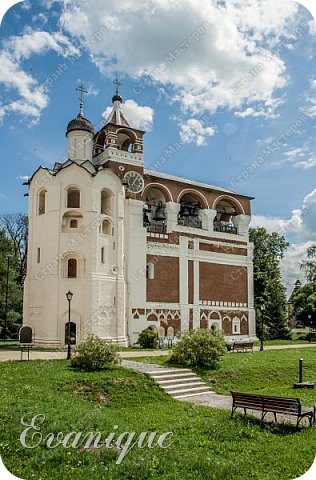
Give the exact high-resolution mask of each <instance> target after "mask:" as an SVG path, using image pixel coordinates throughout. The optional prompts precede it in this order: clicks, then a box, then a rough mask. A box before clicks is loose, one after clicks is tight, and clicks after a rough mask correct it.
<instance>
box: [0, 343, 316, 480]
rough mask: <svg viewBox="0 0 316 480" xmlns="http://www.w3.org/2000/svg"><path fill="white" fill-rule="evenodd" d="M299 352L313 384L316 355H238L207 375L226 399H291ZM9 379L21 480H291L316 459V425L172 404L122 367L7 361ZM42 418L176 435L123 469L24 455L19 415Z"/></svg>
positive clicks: (2, 447)
mask: <svg viewBox="0 0 316 480" xmlns="http://www.w3.org/2000/svg"><path fill="white" fill-rule="evenodd" d="M287 356H289V358H287ZM300 356H303V357H304V358H305V359H306V373H308V375H307V377H308V378H306V379H308V380H316V376H315V371H316V349H315V351H314V349H312V350H308V351H306V350H301V351H297V350H296V351H286V352H284V351H282V352H263V353H262V352H258V353H254V354H251V353H250V354H230V355H227V356H226V357H225V360H224V361H223V363H222V366H221V369H220V370H219V371H217V372H208V373H207V372H203V375H204V377H205V378H206V379H207V381H209V382H210V383H211V384H212V385H213V387H214V388H215V389H216V390H217V391H220V392H223V393H227V392H228V391H229V390H230V388H238V389H239V390H242V389H245V390H247V391H253V390H263V389H264V391H266V392H267V393H274V392H276V393H278V394H279V393H285V394H288V393H289V394H291V395H292V394H293V391H292V390H290V385H291V383H292V382H293V381H294V380H295V379H296V377H295V371H296V368H295V367H296V361H297V359H298V358H299V357H300ZM151 361H152V362H157V359H156V358H155V359H151ZM158 361H160V362H163V361H164V359H163V358H162V359H161V358H159V359H158ZM292 363H294V364H295V365H294V366H293V367H292ZM249 375H251V377H252V378H249V379H248V378H247V377H248V376H249ZM0 378H1V410H0V418H1V426H2V428H1V434H0V435H1V436H0V452H1V457H2V459H3V461H4V463H5V464H6V466H7V468H8V469H9V470H10V471H11V472H12V473H13V474H15V475H16V476H17V477H20V478H24V479H32V478H36V479H37V480H46V479H47V480H48V479H51V480H55V479H57V478H62V479H63V480H70V479H73V480H81V479H82V480H101V479H102V480H103V479H106V480H119V479H120V480H121V479H122V480H133V479H135V480H145V479H157V480H158V479H162V480H175V479H181V480H229V479H245V480H246V479H249V478H252V479H258V480H265V479H271V480H286V479H294V478H297V477H299V476H300V475H302V474H303V473H305V472H306V471H307V470H308V469H309V467H310V466H311V464H312V462H313V460H314V457H315V444H316V426H315V427H313V428H304V429H302V430H301V431H297V430H295V429H294V428H292V427H287V426H281V427H271V426H268V425H267V426H264V427H261V426H260V424H259V423H258V422H257V421H256V420H254V419H251V418H250V417H248V418H247V417H243V416H238V415H237V416H236V417H235V418H233V419H232V420H231V419H230V413H229V412H226V411H220V410H215V409H211V408H207V407H201V406H193V405H191V404H186V403H182V402H179V401H176V400H173V399H171V398H170V397H168V396H167V395H166V394H165V393H164V392H162V391H161V390H160V389H159V388H158V387H157V386H156V385H155V384H154V383H153V382H152V381H151V380H150V379H149V378H146V377H144V376H143V375H141V374H138V373H136V372H133V371H130V370H126V369H123V368H121V367H113V368H111V369H109V370H106V371H102V372H98V373H83V372H76V371H73V370H71V369H70V368H69V363H68V362H67V361H32V362H23V363H20V362H6V363H2V364H0ZM278 385H279V387H277V386H278ZM280 385H284V386H282V387H280ZM296 394H299V395H300V396H301V397H302V398H303V399H304V403H306V405H310V404H312V403H314V402H315V395H316V393H315V391H313V392H310V391H309V392H296ZM40 413H41V414H44V415H45V417H46V418H45V422H44V423H43V425H42V426H41V431H42V433H43V435H46V434H48V433H50V432H54V433H56V434H57V433H58V432H64V433H65V434H66V433H69V432H71V431H76V432H80V431H82V432H85V433H88V432H90V431H94V432H97V431H100V432H103V433H104V438H106V436H107V435H109V434H110V433H111V432H114V431H115V430H114V429H113V427H114V425H117V426H118V432H119V433H123V432H125V431H126V432H136V433H137V434H140V433H141V432H144V431H157V432H158V433H159V434H160V433H164V432H168V431H171V432H173V434H174V436H173V440H172V444H171V446H170V448H168V449H165V450H162V449H159V448H156V449H153V450H149V449H142V450H140V449H137V448H133V449H132V451H131V452H129V454H128V455H127V457H126V458H125V460H124V461H123V462H122V464H121V465H117V464H116V459H117V456H118V453H116V452H114V451H113V450H106V449H104V450H100V451H98V452H88V451H83V450H73V449H68V450H67V449H65V448H63V447H58V448H56V449H53V450H49V449H48V448H45V446H44V445H41V446H40V447H38V448H36V449H25V448H23V447H22V445H21V443H20V441H19V437H20V435H21V433H22V431H23V429H24V428H25V427H23V426H22V425H21V423H20V419H21V417H22V416H26V417H27V418H31V417H32V416H33V415H35V414H40Z"/></svg>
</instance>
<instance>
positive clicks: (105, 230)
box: [102, 220, 112, 235]
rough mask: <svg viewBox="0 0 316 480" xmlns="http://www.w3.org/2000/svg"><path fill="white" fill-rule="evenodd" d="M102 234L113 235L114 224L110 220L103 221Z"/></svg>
mask: <svg viewBox="0 0 316 480" xmlns="http://www.w3.org/2000/svg"><path fill="white" fill-rule="evenodd" d="M102 234H103V235H112V223H111V222H110V221H109V220H103V222H102Z"/></svg>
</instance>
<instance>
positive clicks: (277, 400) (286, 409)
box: [231, 392, 316, 427]
mask: <svg viewBox="0 0 316 480" xmlns="http://www.w3.org/2000/svg"><path fill="white" fill-rule="evenodd" d="M231 394H232V397H233V406H232V414H231V416H232V417H233V415H234V412H235V410H236V409H237V408H243V410H244V413H245V414H246V413H247V409H248V410H259V411H261V412H262V416H261V423H263V421H264V418H265V416H266V415H267V413H273V414H274V419H275V421H276V422H277V413H281V414H285V415H294V416H296V417H297V423H296V427H298V426H299V424H300V421H301V420H302V419H303V418H308V420H309V424H310V426H312V425H313V423H314V422H315V419H316V418H315V417H316V407H313V408H304V407H302V405H301V401H300V399H299V398H287V397H273V396H268V395H256V394H252V393H240V392H231Z"/></svg>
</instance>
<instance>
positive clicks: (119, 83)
mask: <svg viewBox="0 0 316 480" xmlns="http://www.w3.org/2000/svg"><path fill="white" fill-rule="evenodd" d="M113 84H114V85H115V89H116V95H119V94H120V86H121V85H122V84H121V82H120V81H119V79H118V78H117V77H116V79H115V80H114V81H113Z"/></svg>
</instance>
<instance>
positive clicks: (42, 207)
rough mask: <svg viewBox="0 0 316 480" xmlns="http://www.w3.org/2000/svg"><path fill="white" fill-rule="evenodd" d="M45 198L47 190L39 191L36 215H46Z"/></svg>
mask: <svg viewBox="0 0 316 480" xmlns="http://www.w3.org/2000/svg"><path fill="white" fill-rule="evenodd" d="M46 196H47V190H41V191H40V192H39V194H38V214H39V215H44V213H46Z"/></svg>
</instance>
